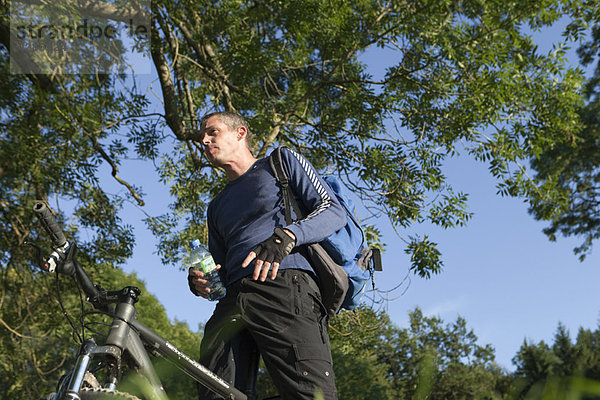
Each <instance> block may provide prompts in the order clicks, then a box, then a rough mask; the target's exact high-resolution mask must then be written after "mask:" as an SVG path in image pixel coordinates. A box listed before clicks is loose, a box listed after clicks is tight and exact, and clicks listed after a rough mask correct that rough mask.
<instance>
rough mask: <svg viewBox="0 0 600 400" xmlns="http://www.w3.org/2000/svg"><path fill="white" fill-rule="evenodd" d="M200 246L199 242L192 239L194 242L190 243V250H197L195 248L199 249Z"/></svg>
mask: <svg viewBox="0 0 600 400" xmlns="http://www.w3.org/2000/svg"><path fill="white" fill-rule="evenodd" d="M200 244H201V243H200V240H198V239H194V240H192V241H191V242H190V247H191V248H192V249H195V248H197V247H200Z"/></svg>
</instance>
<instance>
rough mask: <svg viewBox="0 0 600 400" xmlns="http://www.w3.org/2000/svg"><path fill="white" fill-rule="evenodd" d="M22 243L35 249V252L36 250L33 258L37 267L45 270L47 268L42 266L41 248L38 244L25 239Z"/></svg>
mask: <svg viewBox="0 0 600 400" xmlns="http://www.w3.org/2000/svg"><path fill="white" fill-rule="evenodd" d="M23 244H24V245H26V246H31V247H33V248H34V249H35V252H36V257H35V258H36V264H37V267H38V268H39V269H41V270H42V271H47V269H46V268H44V256H42V248H41V247H40V246H38V245H37V244H35V243H32V242H29V241H27V240H26V241H24V242H23Z"/></svg>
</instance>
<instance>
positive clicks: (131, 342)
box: [67, 287, 247, 400]
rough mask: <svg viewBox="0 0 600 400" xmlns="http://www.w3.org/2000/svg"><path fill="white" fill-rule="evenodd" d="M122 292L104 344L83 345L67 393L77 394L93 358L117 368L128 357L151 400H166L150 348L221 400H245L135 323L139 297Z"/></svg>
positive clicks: (130, 290)
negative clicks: (145, 380)
mask: <svg viewBox="0 0 600 400" xmlns="http://www.w3.org/2000/svg"><path fill="white" fill-rule="evenodd" d="M123 292H125V293H124V295H123V297H125V298H124V299H122V300H121V302H119V303H118V305H117V307H116V309H115V312H114V317H113V320H112V324H111V327H110V330H109V333H108V337H107V339H106V343H105V344H104V345H102V346H99V345H97V344H96V342H95V341H94V340H93V339H89V340H87V341H86V343H84V345H83V346H82V348H81V350H80V353H79V356H78V357H77V362H76V364H75V368H74V371H73V374H72V375H71V379H70V381H69V383H68V388H67V393H70V394H73V393H78V392H79V390H80V389H81V385H82V383H83V379H84V376H85V372H86V371H87V368H88V366H89V365H90V362H91V361H92V359H93V358H94V357H98V356H100V357H104V358H107V359H109V360H110V362H111V363H114V365H116V366H118V365H120V363H121V359H122V356H123V354H124V353H128V354H129V356H130V358H131V360H132V362H133V365H134V366H135V368H136V369H137V371H138V372H139V373H140V374H141V375H143V376H144V377H145V378H146V379H147V380H148V383H149V385H150V387H151V389H152V396H153V397H154V398H156V399H160V400H163V399H166V398H167V395H166V393H165V391H164V389H163V387H162V384H161V382H160V379H159V377H158V375H157V374H156V371H155V370H154V367H153V365H152V363H151V361H150V357H149V356H148V353H147V351H146V348H149V349H151V350H152V353H153V354H154V353H155V354H156V355H160V356H163V357H165V358H166V359H167V360H169V361H171V362H172V363H173V364H174V365H175V366H176V367H177V368H178V369H179V370H181V371H182V372H184V373H186V374H187V375H189V376H190V377H191V378H192V379H194V380H195V381H197V382H199V383H201V384H202V385H204V386H206V387H207V388H209V389H210V390H212V391H213V392H214V393H216V394H218V395H220V396H222V397H223V398H225V399H231V400H246V399H247V396H246V395H245V394H244V393H242V392H240V391H239V390H237V389H236V388H235V387H233V385H231V384H229V383H228V382H226V381H224V380H223V379H221V378H220V377H218V376H217V375H215V374H214V373H213V372H211V371H210V370H208V369H207V368H206V367H204V366H203V365H202V364H200V363H198V362H196V361H195V360H193V359H192V358H190V357H189V356H187V355H186V354H185V353H183V352H182V351H181V350H179V349H178V348H177V347H175V346H174V345H173V344H171V343H169V342H168V341H167V340H166V339H164V338H163V337H161V336H160V335H159V334H157V333H156V332H154V331H153V330H152V329H150V328H149V327H147V326H146V325H144V324H143V323H142V322H140V321H139V320H137V319H136V316H135V307H134V305H133V303H135V301H137V295H138V294H139V291H137V288H131V287H128V288H125V289H124V290H123ZM114 378H115V380H114V381H112V382H105V384H106V385H107V386H108V388H109V389H110V390H114V388H115V386H116V383H117V382H116V377H114ZM67 398H68V397H67Z"/></svg>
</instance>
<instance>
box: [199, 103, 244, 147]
mask: <svg viewBox="0 0 600 400" xmlns="http://www.w3.org/2000/svg"><path fill="white" fill-rule="evenodd" d="M215 116H216V117H218V118H219V121H221V122H222V123H224V124H225V125H227V126H228V127H229V128H230V129H234V130H235V129H237V128H239V127H240V126H243V127H244V128H246V138H245V139H246V147H248V150H250V151H252V133H251V132H250V128H249V127H248V122H247V121H246V118H244V117H242V116H241V115H240V114H238V113H236V112H233V111H217V112H213V113H210V114H206V115H205V116H204V117H202V120H200V134H201V135H204V129H205V128H206V121H208V119H209V118H210V117H215Z"/></svg>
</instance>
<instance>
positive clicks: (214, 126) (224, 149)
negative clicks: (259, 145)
mask: <svg viewBox="0 0 600 400" xmlns="http://www.w3.org/2000/svg"><path fill="white" fill-rule="evenodd" d="M240 129H244V128H238V129H231V128H230V127H229V126H228V125H227V124H225V123H223V122H221V120H220V118H219V116H217V115H214V116H212V117H210V118H209V119H208V120H206V125H205V127H204V132H203V136H202V144H203V145H204V154H206V158H208V161H210V163H211V164H212V165H214V166H216V167H220V166H223V165H225V164H227V163H228V162H229V161H230V158H231V157H232V156H233V155H235V153H236V151H237V149H238V147H239V146H240V140H239V137H240V136H239V132H238V131H239V130H240ZM242 145H243V143H242Z"/></svg>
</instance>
